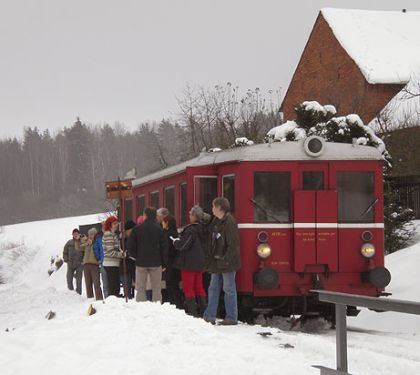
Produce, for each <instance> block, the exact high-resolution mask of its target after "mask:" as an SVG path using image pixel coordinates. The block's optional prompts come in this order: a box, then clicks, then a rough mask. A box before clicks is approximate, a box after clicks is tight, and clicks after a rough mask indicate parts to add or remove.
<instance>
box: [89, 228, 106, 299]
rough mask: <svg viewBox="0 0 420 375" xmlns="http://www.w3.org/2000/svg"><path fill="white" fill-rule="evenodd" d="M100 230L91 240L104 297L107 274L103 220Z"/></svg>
mask: <svg viewBox="0 0 420 375" xmlns="http://www.w3.org/2000/svg"><path fill="white" fill-rule="evenodd" d="M101 226H102V230H101V231H100V232H99V233H97V234H96V236H95V240H94V241H93V252H94V253H95V257H96V259H97V260H98V262H99V272H100V274H101V280H102V290H103V296H104V298H106V297H108V295H109V291H108V276H107V274H106V271H105V267H104V265H103V263H104V249H103V248H102V237H103V236H104V232H105V221H102V222H101Z"/></svg>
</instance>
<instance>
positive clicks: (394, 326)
mask: <svg viewBox="0 0 420 375" xmlns="http://www.w3.org/2000/svg"><path fill="white" fill-rule="evenodd" d="M416 223H417V230H418V231H419V230H420V228H419V221H417V222H416ZM415 239H416V240H420V238H419V236H418V235H417V236H416V238H415ZM385 262H386V267H387V268H388V269H389V270H390V271H391V275H392V279H391V283H390V285H389V286H388V287H387V288H386V291H387V292H389V293H392V296H390V298H396V299H402V300H409V301H417V302H420V287H419V283H420V242H417V243H416V244H414V245H413V246H410V247H408V248H406V249H404V250H400V251H397V252H395V253H392V254H390V255H387V256H386V257H385ZM349 324H350V325H351V326H354V327H358V328H363V329H373V330H379V331H384V332H394V333H407V334H413V335H418V336H419V337H420V316H419V315H411V314H399V313H394V312H384V313H376V312H374V311H369V310H362V311H361V312H360V314H359V316H358V317H357V318H349Z"/></svg>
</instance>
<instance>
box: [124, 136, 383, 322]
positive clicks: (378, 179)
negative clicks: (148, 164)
mask: <svg viewBox="0 0 420 375" xmlns="http://www.w3.org/2000/svg"><path fill="white" fill-rule="evenodd" d="M382 164H383V161H382V156H381V154H380V152H379V151H378V150H377V149H376V148H374V147H369V146H362V145H351V144H342V143H340V144H338V143H329V142H324V140H323V139H322V138H319V137H316V136H313V137H309V138H307V139H306V140H305V141H297V142H283V143H271V144H259V145H254V146H246V147H239V148H234V149H230V150H226V151H219V152H213V153H209V152H202V153H201V154H200V155H199V156H198V157H196V158H194V159H191V160H189V161H187V162H184V163H181V164H178V165H175V166H172V167H169V168H166V169H164V170H161V171H159V172H156V173H153V174H150V175H147V176H144V177H142V178H139V179H137V180H134V181H133V198H132V200H127V201H126V207H127V209H126V211H127V212H129V213H130V215H132V216H133V218H135V217H136V216H137V215H139V214H141V213H142V211H143V209H144V207H146V206H154V207H167V208H168V209H169V211H170V212H171V213H172V214H173V215H174V216H175V218H176V219H177V222H178V223H179V225H180V226H183V225H185V224H187V217H188V215H187V213H188V210H189V209H190V208H191V207H192V206H193V205H195V204H198V205H200V206H201V207H203V208H204V210H205V211H207V212H209V213H211V202H212V200H213V198H215V197H216V196H224V197H226V198H228V199H229V201H230V202H231V204H232V211H233V214H234V216H235V217H236V220H237V222H238V226H239V230H240V239H241V259H242V268H241V269H240V271H239V272H238V274H237V289H238V292H239V301H240V307H241V309H242V310H244V309H261V308H263V309H266V308H270V309H274V310H276V311H277V313H281V314H286V315H288V314H292V313H297V314H299V313H308V312H311V311H320V310H322V308H321V307H320V305H318V304H317V303H316V301H314V300H313V299H312V298H311V297H310V290H311V289H314V288H323V289H326V290H331V291H340V292H346V293H356V294H361V295H368V296H379V295H380V294H381V293H382V292H383V288H384V287H385V286H386V285H388V283H389V281H390V274H389V272H388V270H387V269H386V268H384V251H383V249H384V224H383V191H382V186H383V184H382Z"/></svg>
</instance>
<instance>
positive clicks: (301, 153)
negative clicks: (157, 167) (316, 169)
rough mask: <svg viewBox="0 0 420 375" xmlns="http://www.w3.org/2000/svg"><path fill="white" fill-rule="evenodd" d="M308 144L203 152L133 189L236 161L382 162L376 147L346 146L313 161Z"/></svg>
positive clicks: (328, 147)
mask: <svg viewBox="0 0 420 375" xmlns="http://www.w3.org/2000/svg"><path fill="white" fill-rule="evenodd" d="M303 143H304V140H300V141H294V142H273V143H263V144H257V145H253V146H246V147H235V148H232V149H229V150H225V151H218V152H202V153H200V155H199V156H197V157H196V158H194V159H191V160H188V161H186V162H184V163H180V164H177V165H173V166H171V167H168V168H165V169H162V170H161V171H158V172H155V173H152V174H149V175H147V176H144V177H141V178H138V179H136V180H134V181H133V186H137V185H141V184H144V183H147V182H151V181H154V180H157V179H159V178H162V177H168V176H172V175H175V174H177V173H180V172H182V171H184V170H185V169H186V168H187V167H199V166H206V165H213V164H219V163H226V162H234V161H279V160H382V154H381V152H380V151H379V150H378V149H377V148H375V147H372V146H364V145H351V144H346V143H333V142H326V143H325V151H324V152H323V153H322V154H321V155H320V156H318V157H316V158H313V157H310V156H308V155H307V154H306V153H305V150H304V147H303Z"/></svg>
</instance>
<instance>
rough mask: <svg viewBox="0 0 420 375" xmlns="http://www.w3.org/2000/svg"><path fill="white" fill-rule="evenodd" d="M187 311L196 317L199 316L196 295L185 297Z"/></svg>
mask: <svg viewBox="0 0 420 375" xmlns="http://www.w3.org/2000/svg"><path fill="white" fill-rule="evenodd" d="M185 312H186V313H187V314H188V315H191V316H194V317H196V318H197V317H198V309H197V302H196V301H195V297H188V298H185Z"/></svg>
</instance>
